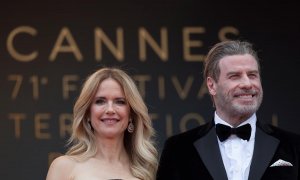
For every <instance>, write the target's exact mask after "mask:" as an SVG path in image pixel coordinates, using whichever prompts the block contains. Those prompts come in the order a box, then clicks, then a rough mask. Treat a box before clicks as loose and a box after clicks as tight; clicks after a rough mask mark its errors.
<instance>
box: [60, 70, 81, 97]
mask: <svg viewBox="0 0 300 180" xmlns="http://www.w3.org/2000/svg"><path fill="white" fill-rule="evenodd" d="M78 79H79V76H78V75H64V76H63V79H62V88H63V98H64V99H69V97H70V93H69V92H70V91H76V90H77V86H76V85H74V84H70V82H71V81H73V82H74V81H78Z"/></svg>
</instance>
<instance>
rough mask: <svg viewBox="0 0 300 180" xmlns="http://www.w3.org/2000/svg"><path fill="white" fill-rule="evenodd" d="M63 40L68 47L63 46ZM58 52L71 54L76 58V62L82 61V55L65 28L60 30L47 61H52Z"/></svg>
mask: <svg viewBox="0 0 300 180" xmlns="http://www.w3.org/2000/svg"><path fill="white" fill-rule="evenodd" d="M64 40H66V41H67V42H68V45H63V42H64ZM59 52H64V53H70V52H71V53H73V54H74V56H75V57H76V59H77V61H82V60H83V57H82V54H81V52H80V50H79V48H78V46H77V44H76V41H75V39H74V38H73V35H72V34H71V32H70V30H69V29H68V28H67V27H63V28H62V30H61V31H60V34H59V36H58V38H57V40H56V42H55V45H54V47H53V49H52V52H51V54H50V57H49V60H50V61H54V60H55V59H56V57H57V54H58V53H59Z"/></svg>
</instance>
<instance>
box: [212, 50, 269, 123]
mask: <svg viewBox="0 0 300 180" xmlns="http://www.w3.org/2000/svg"><path fill="white" fill-rule="evenodd" d="M219 67H220V76H219V80H218V82H215V81H214V80H213V79H211V78H208V87H209V91H210V93H211V95H213V97H214V101H215V105H216V109H217V112H218V113H219V114H220V115H221V114H224V115H225V116H226V117H230V116H250V115H252V114H253V113H255V112H256V111H257V109H258V108H259V106H260V104H261V102H262V97H263V90H262V86H261V81H260V74H259V70H258V65H257V62H256V60H255V59H254V57H253V56H251V55H249V54H245V55H233V56H225V57H224V58H222V59H220V62H219Z"/></svg>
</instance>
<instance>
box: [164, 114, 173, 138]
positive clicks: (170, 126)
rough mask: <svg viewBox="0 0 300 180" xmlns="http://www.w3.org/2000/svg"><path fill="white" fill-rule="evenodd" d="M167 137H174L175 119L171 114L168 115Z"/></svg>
mask: <svg viewBox="0 0 300 180" xmlns="http://www.w3.org/2000/svg"><path fill="white" fill-rule="evenodd" d="M166 135H167V137H170V136H172V135H173V119H172V116H171V114H167V115H166Z"/></svg>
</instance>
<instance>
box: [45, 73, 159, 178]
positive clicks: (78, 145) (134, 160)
mask: <svg viewBox="0 0 300 180" xmlns="http://www.w3.org/2000/svg"><path fill="white" fill-rule="evenodd" d="M72 128H73V131H72V135H71V137H70V140H69V143H70V145H71V146H70V148H69V150H68V152H67V153H66V155H64V156H60V157H58V158H56V159H55V160H54V161H53V162H52V164H51V166H50V168H49V171H48V174H47V180H58V179H59V180H67V179H76V180H81V179H82V180H84V179H89V180H93V179H97V180H99V179H103V180H109V179H124V180H129V179H141V180H154V179H155V174H156V170H157V166H158V160H157V154H158V153H157V150H156V148H155V147H154V143H153V139H152V138H153V136H154V129H153V128H152V123H151V120H150V117H149V114H148V109H147V107H146V105H145V103H144V101H143V99H142V97H141V95H140V93H139V92H138V90H137V87H136V85H135V83H134V81H133V80H132V79H131V78H130V77H129V76H128V75H127V74H126V73H125V72H124V71H122V70H120V69H117V68H102V69H99V70H98V71H96V72H95V73H93V74H92V75H90V76H89V77H88V78H87V80H86V81H85V83H84V85H83V88H82V90H81V93H80V96H79V98H78V99H77V101H76V103H75V106H74V120H73V126H72Z"/></svg>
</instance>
